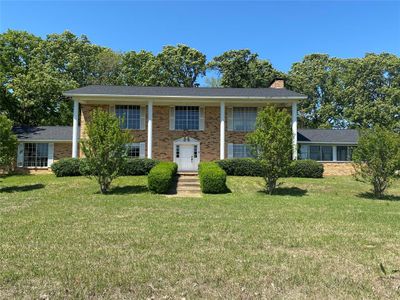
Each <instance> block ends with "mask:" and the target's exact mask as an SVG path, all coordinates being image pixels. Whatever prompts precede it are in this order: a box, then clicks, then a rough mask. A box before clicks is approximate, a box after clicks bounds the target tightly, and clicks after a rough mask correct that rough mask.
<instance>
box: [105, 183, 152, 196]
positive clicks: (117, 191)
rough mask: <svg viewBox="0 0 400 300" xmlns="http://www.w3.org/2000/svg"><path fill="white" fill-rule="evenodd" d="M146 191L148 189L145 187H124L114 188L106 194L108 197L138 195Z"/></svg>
mask: <svg viewBox="0 0 400 300" xmlns="http://www.w3.org/2000/svg"><path fill="white" fill-rule="evenodd" d="M148 191H149V189H148V188H147V186H145V185H125V186H117V187H114V188H112V189H111V190H110V191H109V192H108V193H107V194H109V195H126V194H140V193H145V192H148Z"/></svg>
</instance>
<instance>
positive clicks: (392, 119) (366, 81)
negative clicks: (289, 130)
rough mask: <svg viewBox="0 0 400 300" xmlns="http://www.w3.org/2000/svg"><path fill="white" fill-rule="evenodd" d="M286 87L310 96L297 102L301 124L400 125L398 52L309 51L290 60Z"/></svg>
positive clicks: (399, 127)
mask: <svg viewBox="0 0 400 300" xmlns="http://www.w3.org/2000/svg"><path fill="white" fill-rule="evenodd" d="M288 78H289V80H288V86H289V88H291V89H293V90H295V91H297V92H300V93H303V94H305V95H307V96H308V99H306V100H303V101H301V102H300V104H299V113H300V119H299V122H300V124H301V125H302V127H312V128H317V127H327V128H330V127H337V128H347V127H351V128H371V127H373V126H376V125H381V126H384V127H386V128H389V129H392V130H397V131H399V130H400V115H399V113H398V108H399V106H400V58H399V57H398V56H396V55H392V54H388V53H382V54H373V53H368V54H366V55H365V57H364V58H350V59H340V58H332V57H329V55H326V54H311V55H307V56H305V57H304V59H303V61H301V62H298V63H295V64H293V66H292V68H291V70H290V72H289V77H288Z"/></svg>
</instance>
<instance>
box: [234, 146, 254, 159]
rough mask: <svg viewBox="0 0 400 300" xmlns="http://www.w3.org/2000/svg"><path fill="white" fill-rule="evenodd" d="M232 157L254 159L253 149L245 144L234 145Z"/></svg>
mask: <svg viewBox="0 0 400 300" xmlns="http://www.w3.org/2000/svg"><path fill="white" fill-rule="evenodd" d="M232 157H234V158H244V157H253V155H252V153H251V148H250V147H249V146H248V145H245V144H234V145H233V153H232Z"/></svg>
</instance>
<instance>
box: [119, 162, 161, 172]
mask: <svg viewBox="0 0 400 300" xmlns="http://www.w3.org/2000/svg"><path fill="white" fill-rule="evenodd" d="M158 163H159V161H158V160H154V159H150V158H133V159H132V158H131V159H127V160H126V162H125V165H124V167H123V169H122V174H121V175H122V176H137V175H147V174H149V172H150V170H151V169H152V168H154V167H155V166H156V165H157V164H158Z"/></svg>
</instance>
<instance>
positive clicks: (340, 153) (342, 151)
mask: <svg viewBox="0 0 400 300" xmlns="http://www.w3.org/2000/svg"><path fill="white" fill-rule="evenodd" d="M348 159H349V157H348V152H347V146H337V160H339V161H347V160H348Z"/></svg>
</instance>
